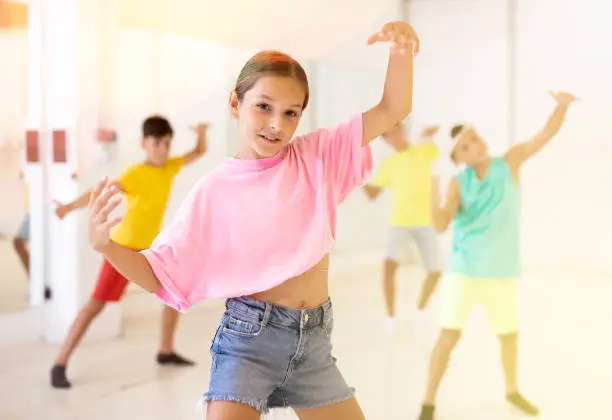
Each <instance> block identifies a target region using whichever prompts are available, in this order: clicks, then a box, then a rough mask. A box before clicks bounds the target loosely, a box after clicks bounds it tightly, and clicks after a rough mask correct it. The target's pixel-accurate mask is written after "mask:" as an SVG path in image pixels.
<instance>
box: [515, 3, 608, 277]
mask: <svg viewBox="0 0 612 420" xmlns="http://www.w3.org/2000/svg"><path fill="white" fill-rule="evenodd" d="M518 12H519V15H518V17H519V38H518V59H519V60H518V67H517V69H518V85H519V92H518V93H519V95H518V127H517V134H518V139H517V140H524V139H527V138H529V136H530V135H532V134H533V133H535V132H536V131H537V130H538V129H539V128H540V127H542V126H543V124H544V123H545V120H546V118H547V117H548V114H549V113H550V112H551V110H552V108H553V107H554V102H553V101H552V100H551V99H550V98H549V97H548V96H547V90H548V89H567V90H570V91H573V92H575V93H576V94H577V95H578V96H579V97H581V98H582V102H580V103H578V104H576V105H575V106H574V107H573V108H572V109H570V111H569V112H568V116H567V119H566V123H565V125H564V126H563V128H562V129H561V132H560V134H559V135H558V137H557V138H555V139H553V142H552V143H551V144H550V145H549V147H547V149H546V150H545V151H543V152H542V153H541V155H540V156H538V157H537V158H535V159H534V160H533V162H530V163H529V164H528V165H527V166H526V167H525V170H524V175H523V180H524V188H523V259H524V262H525V263H526V264H530V265H550V264H555V265H560V266H568V267H579V268H590V269H594V270H605V271H607V272H612V235H610V232H612V218H611V217H610V215H612V199H611V198H610V197H611V195H610V191H611V188H610V187H611V185H612V169H611V168H612V166H611V165H610V157H611V156H612V153H611V152H612V142H611V135H612V119H611V118H610V110H612V94H611V93H612V91H611V90H610V83H609V79H610V75H611V74H612V48H611V47H610V45H612V30H610V22H611V21H612V3H611V2H610V1H609V0H584V1H580V2H578V1H572V0H521V1H519V8H518Z"/></svg>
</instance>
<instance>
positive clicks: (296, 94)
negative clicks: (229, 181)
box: [230, 76, 306, 159]
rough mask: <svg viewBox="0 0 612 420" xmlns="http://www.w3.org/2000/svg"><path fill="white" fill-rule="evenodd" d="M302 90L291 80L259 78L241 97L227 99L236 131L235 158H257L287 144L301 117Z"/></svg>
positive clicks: (267, 155)
mask: <svg viewBox="0 0 612 420" xmlns="http://www.w3.org/2000/svg"><path fill="white" fill-rule="evenodd" d="M305 97H306V91H305V89H304V87H303V86H302V84H301V83H300V82H299V81H298V80H296V79H294V78H292V77H280V76H263V77H261V78H259V80H257V82H256V83H255V84H254V85H253V87H252V88H251V89H250V90H249V91H248V92H246V93H245V94H244V98H243V100H242V102H239V101H238V97H237V96H236V93H235V92H232V94H231V96H230V109H231V111H232V115H233V116H234V117H235V118H237V119H238V126H239V130H240V137H241V143H240V150H239V156H240V157H241V158H245V159H261V158H266V157H270V156H274V155H275V154H277V153H278V152H279V151H280V150H281V149H282V148H283V147H284V146H286V145H287V144H288V143H289V141H291V139H292V137H293V134H294V133H295V130H296V129H297V126H298V124H299V122H300V118H301V117H302V105H303V104H304V98H305Z"/></svg>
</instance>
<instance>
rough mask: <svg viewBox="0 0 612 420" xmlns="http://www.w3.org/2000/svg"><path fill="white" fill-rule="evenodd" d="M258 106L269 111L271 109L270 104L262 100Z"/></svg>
mask: <svg viewBox="0 0 612 420" xmlns="http://www.w3.org/2000/svg"><path fill="white" fill-rule="evenodd" d="M257 108H259V109H260V110H262V111H269V110H270V109H271V107H270V105H268V104H267V103H265V102H260V103H258V104H257Z"/></svg>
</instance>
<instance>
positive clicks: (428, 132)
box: [419, 125, 440, 143]
mask: <svg viewBox="0 0 612 420" xmlns="http://www.w3.org/2000/svg"><path fill="white" fill-rule="evenodd" d="M438 131H440V126H439V125H428V126H426V127H424V128H423V131H421V135H420V138H419V141H421V142H423V143H427V142H429V143H434V138H435V136H436V134H437V133H438Z"/></svg>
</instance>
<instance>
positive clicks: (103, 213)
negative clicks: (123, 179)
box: [98, 197, 121, 221]
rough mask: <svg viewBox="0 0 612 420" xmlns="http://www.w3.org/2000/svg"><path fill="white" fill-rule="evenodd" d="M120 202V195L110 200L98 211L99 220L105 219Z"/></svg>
mask: <svg viewBox="0 0 612 420" xmlns="http://www.w3.org/2000/svg"><path fill="white" fill-rule="evenodd" d="M120 203H121V197H115V198H113V199H112V200H110V201H109V202H108V203H107V204H106V205H105V206H104V207H103V208H102V210H100V212H99V213H98V218H99V220H101V221H102V220H106V219H107V218H108V215H109V214H110V213H111V212H112V211H113V210H115V209H116V208H117V206H118V205H119V204H120Z"/></svg>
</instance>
